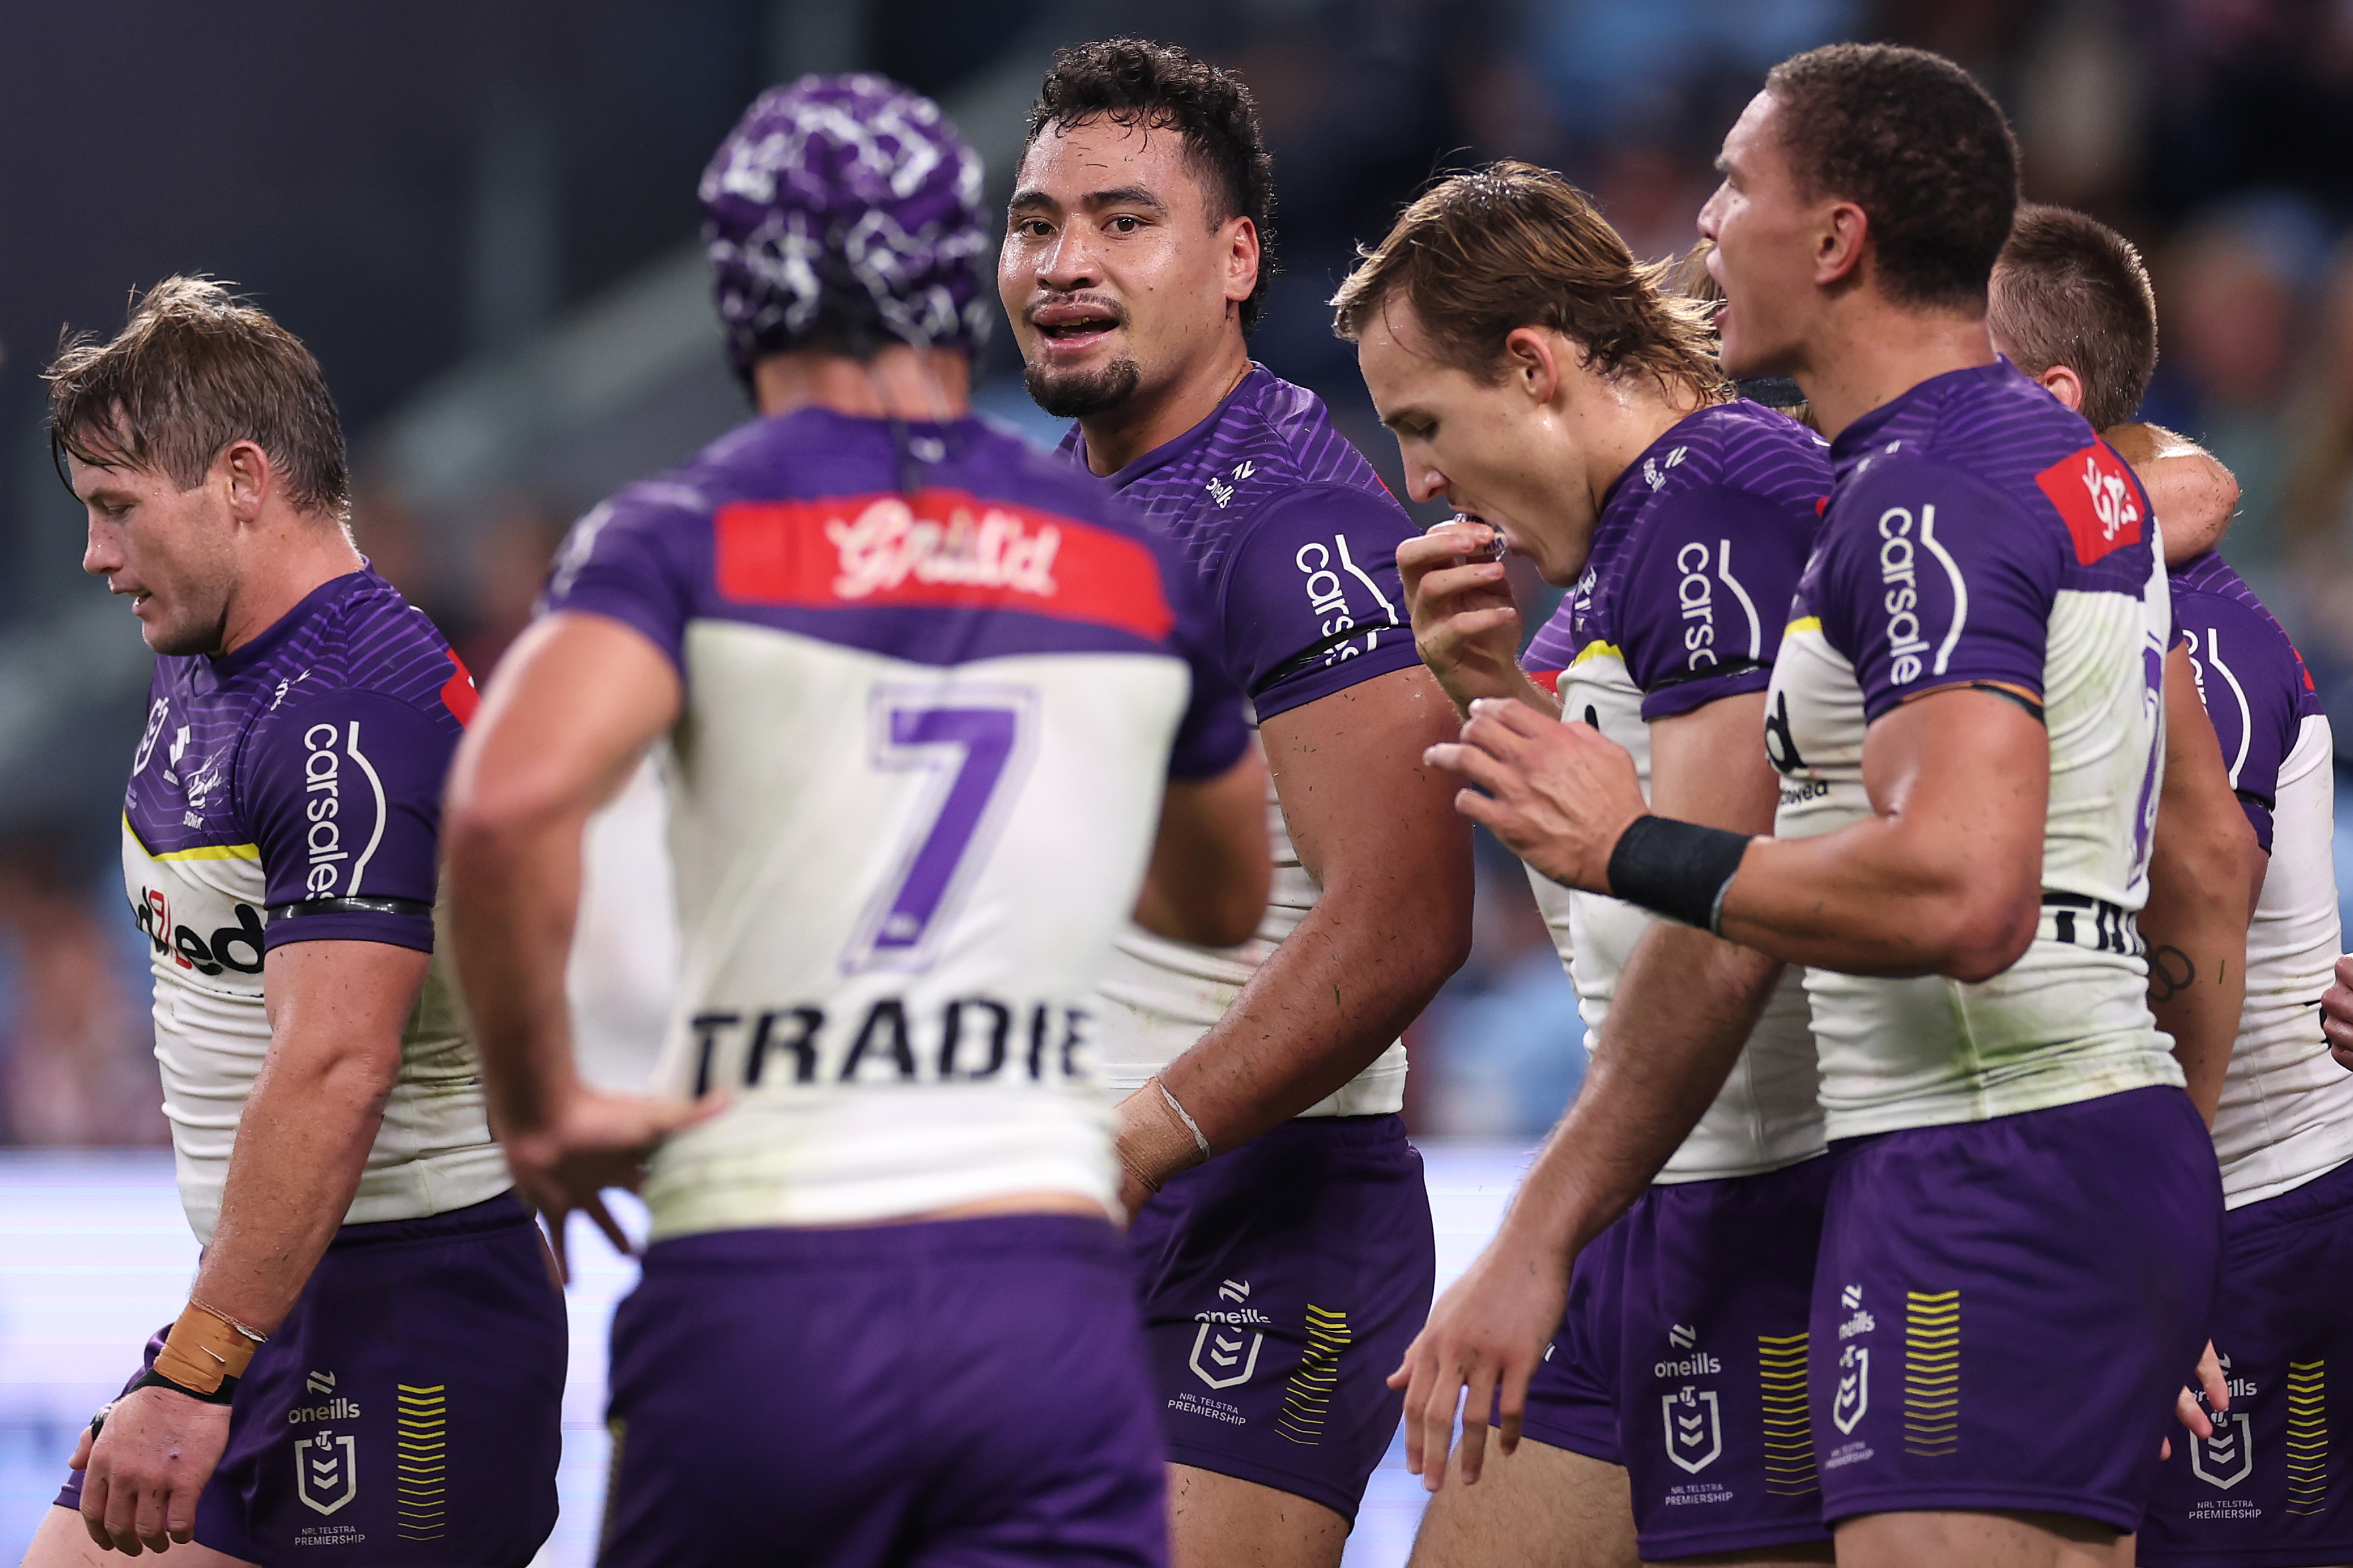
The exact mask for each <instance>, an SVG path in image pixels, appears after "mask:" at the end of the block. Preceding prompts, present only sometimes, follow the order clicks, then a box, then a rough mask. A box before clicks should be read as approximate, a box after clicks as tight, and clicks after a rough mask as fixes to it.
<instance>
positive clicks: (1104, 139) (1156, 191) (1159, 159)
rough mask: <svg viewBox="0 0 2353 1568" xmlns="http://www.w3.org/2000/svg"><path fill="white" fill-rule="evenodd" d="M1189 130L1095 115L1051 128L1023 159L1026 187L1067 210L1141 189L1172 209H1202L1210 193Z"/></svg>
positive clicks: (1022, 177) (1040, 134)
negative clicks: (1108, 195)
mask: <svg viewBox="0 0 2353 1568" xmlns="http://www.w3.org/2000/svg"><path fill="white" fill-rule="evenodd" d="M1189 152H1190V149H1189V148H1188V147H1187V145H1186V142H1185V137H1184V134H1183V132H1179V131H1177V130H1176V128H1175V127H1174V126H1170V125H1155V124H1153V123H1150V122H1149V121H1136V122H1135V123H1133V124H1122V123H1120V122H1119V121H1115V120H1113V119H1112V118H1111V117H1110V116H1108V115H1095V116H1092V117H1090V118H1088V119H1085V120H1081V121H1076V122H1074V123H1072V124H1070V125H1048V126H1046V127H1045V128H1044V129H1042V130H1040V131H1039V132H1038V139H1037V140H1036V141H1034V142H1030V143H1029V151H1028V152H1027V153H1024V154H1023V155H1022V159H1021V174H1020V180H1019V184H1020V188H1021V189H1022V190H1023V191H1025V192H1027V191H1035V192H1038V193H1039V194H1040V195H1045V196H1047V197H1048V198H1050V199H1051V200H1052V201H1054V202H1056V203H1058V204H1060V205H1064V206H1076V205H1080V204H1081V203H1082V202H1084V201H1085V200H1086V199H1087V198H1088V197H1089V196H1091V195H1096V194H1098V193H1101V192H1105V191H1113V190H1119V189H1124V188H1140V189H1143V190H1145V191H1148V192H1150V193H1151V194H1152V195H1154V196H1155V198H1157V199H1158V200H1159V201H1160V202H1161V204H1162V205H1166V206H1168V207H1170V208H1179V209H1197V208H1199V207H1200V206H1201V205H1202V203H1203V201H1204V199H1205V194H1204V192H1203V190H1202V187H1201V181H1200V176H1199V174H1198V171H1197V170H1196V168H1195V166H1194V164H1195V161H1194V160H1193V159H1192V158H1191V157H1190V156H1189V155H1188V154H1189Z"/></svg>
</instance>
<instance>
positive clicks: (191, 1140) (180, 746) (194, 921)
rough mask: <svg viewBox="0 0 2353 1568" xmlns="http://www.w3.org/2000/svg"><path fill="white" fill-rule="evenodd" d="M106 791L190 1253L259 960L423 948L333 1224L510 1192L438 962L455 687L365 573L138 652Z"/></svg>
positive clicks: (260, 1050) (215, 1210) (241, 1095)
mask: <svg viewBox="0 0 2353 1568" xmlns="http://www.w3.org/2000/svg"><path fill="white" fill-rule="evenodd" d="M148 696H149V705H148V710H147V729H146V733H145V735H144V736H143V738H142V740H141V742H140V743H139V751H138V753H137V755H136V756H134V757H133V758H132V765H131V784H130V787H129V790H128V791H127V793H126V795H125V798H124V802H123V813H122V875H123V885H124V889H125V891H126V892H127V893H128V894H129V896H130V900H131V910H132V919H133V920H134V921H137V923H138V925H139V929H140V931H142V933H143V934H144V935H145V936H146V938H147V940H148V943H149V945H150V948H151V949H152V951H153V969H154V975H155V1059H156V1062H157V1064H158V1065H159V1066H160V1068H162V1072H163V1082H164V1116H165V1117H166V1118H167V1119H168V1120H169V1121H170V1122H171V1124H172V1149H173V1154H174V1162H175V1163H176V1164H177V1166H178V1172H179V1181H180V1201H181V1204H182V1205H183V1206H184V1207H185V1209H186V1211H187V1215H188V1224H189V1225H190V1226H192V1227H193V1228H194V1229H195V1233H196V1239H197V1240H199V1241H202V1242H207V1243H209V1242H210V1241H211V1240H212V1234H213V1227H214V1226H216V1224H217V1223H218V1222H219V1219H220V1204H221V1188H222V1184H223V1183H224V1182H225V1181H226V1179H227V1174H228V1161H229V1152H230V1150H231V1148H232V1147H233V1146H234V1145H235V1143H236V1142H237V1124H238V1122H239V1121H241V1120H242V1119H243V1117H244V1114H245V1104H246V1099H247V1096H248V1095H249V1094H250V1093H251V1092H252V1089H253V1084H254V1079H256V1078H257V1077H258V1076H259V1074H260V1071H261V1067H262V1063H263V1061H264V1060H265V1059H266V1058H267V1057H268V1055H269V1038H270V1036H269V1015H268V1012H267V1010H266V1004H265V999H264V997H263V994H262V959H263V955H264V953H265V952H269V951H273V950H275V949H277V948H280V947H282V946H285V945H287V944H289V943H292V942H384V943H387V944H389V945H392V946H396V947H407V948H414V949H417V950H419V951H421V952H435V953H436V956H435V958H434V961H433V963H432V966H431V968H430V969H429V970H428V971H427V976H426V981H425V986H424V990H423V992H422V993H421V994H420V995H419V996H418V998H417V1005H416V1007H415V1010H414V1011H413V1012H412V1013H411V1014H410V1016H409V1018H408V1022H407V1026H406V1028H405V1029H404V1030H403V1032H402V1036H401V1059H400V1068H399V1073H398V1076H397V1077H396V1079H395V1080H394V1083H393V1087H392V1093H391V1095H390V1097H389V1098H388V1099H387V1100H385V1110H384V1120H383V1122H382V1124H381V1125H380V1126H379V1127H378V1129H377V1131H376V1136H375V1143H374V1145H373V1146H372V1147H371V1148H370V1149H369V1151H368V1156H367V1163H366V1164H365V1166H364V1168H363V1170H362V1173H361V1175H360V1184H359V1190H358V1192H357V1193H356V1194H354V1196H353V1200H352V1204H351V1207H350V1209H349V1210H348V1211H347V1212H346V1213H345V1215H344V1219H345V1221H346V1222H347V1223H351V1224H368V1223H374V1222H376V1221H381V1220H396V1219H419V1218H423V1217H425V1216H427V1215H436V1214H441V1213H444V1212H446V1211H448V1210H450V1209H455V1208H463V1207H465V1206H467V1205H470V1204H478V1203H480V1202H482V1201H483V1200H485V1199H487V1198H492V1197H496V1196H497V1195H498V1194H500V1193H501V1192H504V1191H505V1190H506V1189H507V1187H508V1185H509V1184H510V1180H509V1177H508V1174H507V1163H506V1157H505V1155H503V1154H502V1153H501V1152H500V1151H499V1148H498V1145H497V1144H496V1143H494V1142H491V1133H490V1128H489V1125H488V1122H487V1121H486V1119H485V1113H484V1110H483V1103H482V1088H481V1082H480V1077H479V1076H478V1075H479V1071H480V1063H479V1061H478V1059H477V1058H476V1057H475V1054H474V1047H473V1042H472V1039H471V1037H470V1035H469V1034H468V1032H467V1029H466V1026H465V1021H464V1016H463V1014H462V1013H461V1011H460V1009H459V1005H458V1002H457V994H456V987H455V984H454V983H453V981H452V978H451V976H450V974H449V973H448V962H447V958H446V955H445V954H443V953H440V952H436V947H435V942H434V906H435V903H436V900H437V898H438V878H439V873H438V865H439V859H438V843H439V836H440V825H441V784H442V780H443V778H444V777H445V776H446V775H447V773H448V769H449V759H450V757H451V756H452V755H453V754H454V753H455V752H456V750H457V745H458V740H459V735H460V734H461V733H462V732H463V727H464V721H465V720H466V719H467V718H469V717H470V716H471V715H472V713H473V710H474V686H473V681H472V679H470V677H469V676H468V675H467V674H466V670H465V667H464V666H463V665H462V664H460V663H459V660H458V656H457V655H456V654H454V653H452V652H451V651H450V649H449V645H448V642H447V641H446V640H444V639H443V637H442V636H441V634H440V633H439V632H438V631H437V630H435V629H434V626H433V624H432V623H431V622H430V621H428V620H427V619H426V618H425V616H424V615H423V614H422V613H421V612H419V611H417V610H416V609H413V608H411V607H410V606H409V605H407V604H406V602H405V601H403V600H402V598H401V596H400V595H399V593H398V592H397V591H396V590H395V589H394V588H393V586H392V584H389V583H386V582H385V580H384V579H383V578H381V577H379V576H377V575H376V574H375V573H374V572H354V573H352V574H349V575H347V576H343V577H338V578H335V579H334V580H333V581H332V582H330V583H327V584H322V586H320V587H319V588H317V589H316V590H314V591H313V592H312V593H311V594H310V595H308V596H307V597H305V598H304V599H303V601H302V602H301V604H300V605H296V606H295V607H294V608H293V609H291V610H290V611H288V612H287V614H286V615H285V616H283V617H282V618H280V620H279V621H278V623H277V624H276V625H274V626H271V627H270V628H269V630H267V631H265V632H263V633H262V634H261V635H260V636H259V637H256V638H254V639H253V640H252V641H251V642H249V643H248V644H246V645H245V646H244V647H240V648H238V649H237V651H236V652H234V653H232V654H229V655H228V656H227V657H226V658H201V657H192V658H172V657H166V658H158V659H157V660H156V661H155V674H154V679H153V684H152V685H151V686H150V688H149V691H148Z"/></svg>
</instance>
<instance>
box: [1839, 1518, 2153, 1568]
mask: <svg viewBox="0 0 2353 1568" xmlns="http://www.w3.org/2000/svg"><path fill="white" fill-rule="evenodd" d="M2128 1539H2129V1538H2128V1537H2126V1536H2123V1535H2121V1534H2119V1533H2118V1532H2117V1531H2114V1530H2110V1529H2109V1528H2107V1527H2106V1526H2105V1525H2103V1524H2098V1523H2096V1522H2094V1521H2091V1520H2088V1519H2082V1518H2077V1517H2074V1516H2072V1515H2068V1514H2058V1513H2008V1512H1980V1511H1976V1510H1922V1511H1919V1512H1909V1513H1879V1514H1871V1515H1868V1516H1865V1517H1862V1518H1858V1519H1848V1520H1841V1521H1840V1522H1839V1526H1838V1561H1839V1568H1918V1565H1919V1564H1921V1563H1936V1564H1937V1568H2121V1556H2120V1553H2121V1552H2122V1549H2123V1547H2124V1543H2125V1542H2126V1540H2128Z"/></svg>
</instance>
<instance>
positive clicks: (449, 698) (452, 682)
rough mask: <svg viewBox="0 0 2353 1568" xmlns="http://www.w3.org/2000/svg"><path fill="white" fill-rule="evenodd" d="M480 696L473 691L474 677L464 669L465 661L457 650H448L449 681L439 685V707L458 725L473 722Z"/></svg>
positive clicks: (479, 703)
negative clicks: (447, 712) (446, 710)
mask: <svg viewBox="0 0 2353 1568" xmlns="http://www.w3.org/2000/svg"><path fill="white" fill-rule="evenodd" d="M481 700H482V699H481V694H480V692H478V691H476V690H475V689H474V677H473V675H472V673H471V672H470V671H469V670H468V669H467V668H466V661H465V660H464V659H462V658H459V657H458V650H457V649H456V648H454V647H453V648H451V649H450V650H449V679H447V680H445V681H443V682H442V683H441V706H442V707H444V708H447V709H448V710H449V712H450V715H451V717H453V718H455V719H456V720H457V721H458V722H459V723H460V724H470V723H472V722H473V721H474V710H475V709H476V708H478V707H480V705H481Z"/></svg>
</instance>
